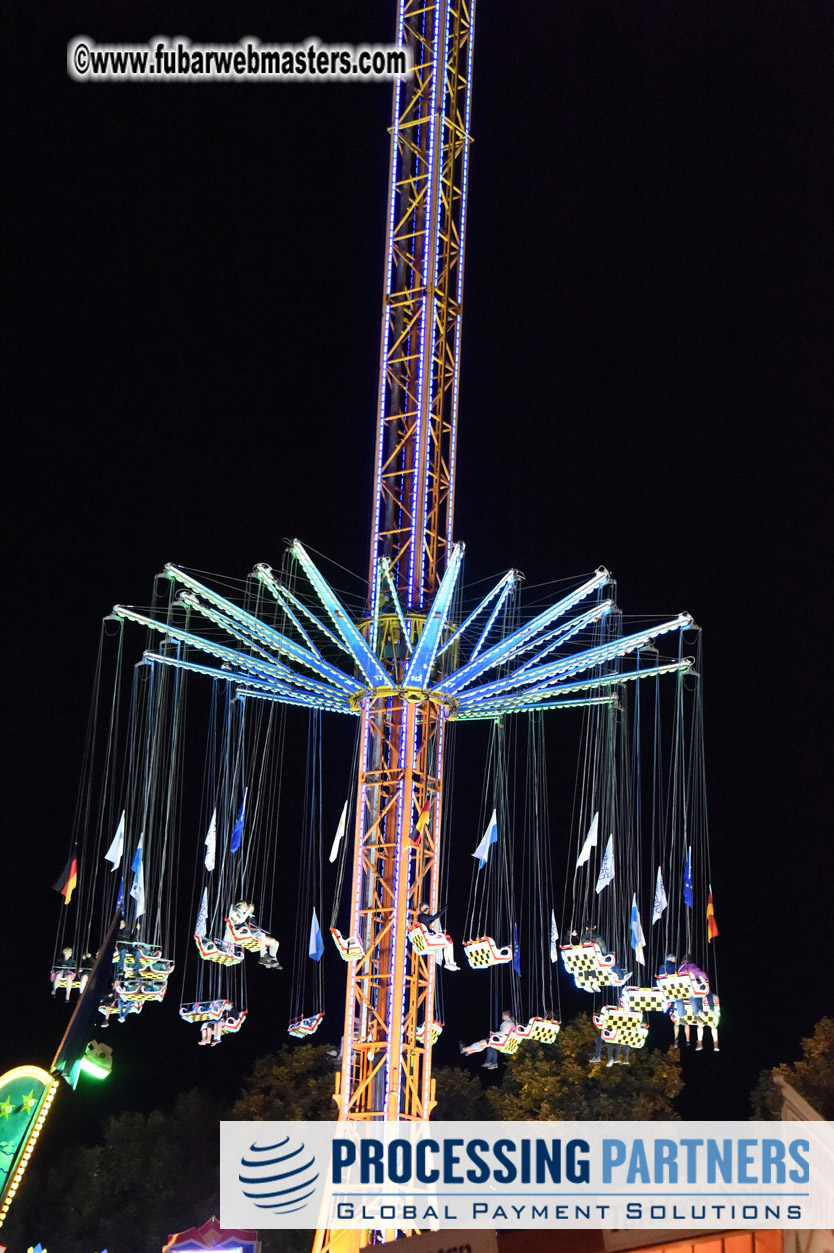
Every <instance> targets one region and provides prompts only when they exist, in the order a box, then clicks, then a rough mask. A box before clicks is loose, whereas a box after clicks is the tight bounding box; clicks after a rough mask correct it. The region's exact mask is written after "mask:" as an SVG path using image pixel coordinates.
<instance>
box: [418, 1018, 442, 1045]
mask: <svg viewBox="0 0 834 1253" xmlns="http://www.w3.org/2000/svg"><path fill="white" fill-rule="evenodd" d="M442 1033H443V1023H442V1022H438V1021H437V1019H436V1018H435V1019H434V1020H433V1021H432V1024H431V1042H432V1044H435V1043H436V1042H437V1040H439V1038H440V1036H441V1035H442ZM425 1042H426V1024H425V1023H424V1022H421V1023H419V1024H418V1027H417V1043H418V1044H425Z"/></svg>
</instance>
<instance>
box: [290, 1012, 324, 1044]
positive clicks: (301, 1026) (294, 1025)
mask: <svg viewBox="0 0 834 1253" xmlns="http://www.w3.org/2000/svg"><path fill="white" fill-rule="evenodd" d="M323 1018H324V1010H321V1011H320V1012H319V1013H318V1014H311V1015H310V1017H309V1018H294V1019H293V1021H292V1022H291V1023H290V1025H289V1026H288V1027H287V1031H288V1032H289V1034H290V1035H292V1036H295V1038H296V1039H297V1040H303V1039H305V1038H306V1037H307V1036H308V1035H315V1033H316V1032H317V1031H318V1029H319V1027H320V1026H321V1024H322V1019H323Z"/></svg>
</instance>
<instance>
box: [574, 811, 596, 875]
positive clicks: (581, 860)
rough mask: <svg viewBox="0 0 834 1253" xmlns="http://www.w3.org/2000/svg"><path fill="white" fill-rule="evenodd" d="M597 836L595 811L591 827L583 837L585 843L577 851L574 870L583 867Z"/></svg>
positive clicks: (594, 846)
mask: <svg viewBox="0 0 834 1253" xmlns="http://www.w3.org/2000/svg"><path fill="white" fill-rule="evenodd" d="M598 834H599V811H597V812H596V813H595V814H594V816H593V818H592V819H591V825H590V827H589V828H588V834H587V835H586V836H585V843H584V844H583V845H582V848H581V849H580V850H579V856H578V857H577V859H576V869H577V870H578V869H579V867H580V866H584V865H585V862H586V861H587V860H588V858H589V857H590V856H591V849H592V848H596V843H597V836H598Z"/></svg>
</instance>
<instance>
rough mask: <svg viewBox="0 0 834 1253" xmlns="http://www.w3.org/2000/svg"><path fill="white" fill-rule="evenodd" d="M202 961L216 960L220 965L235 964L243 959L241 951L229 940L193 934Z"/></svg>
mask: <svg viewBox="0 0 834 1253" xmlns="http://www.w3.org/2000/svg"><path fill="white" fill-rule="evenodd" d="M194 943H195V944H196V945H197V948H198V950H199V953H200V956H201V957H202V959H203V961H207V962H217V963H218V964H219V965H221V966H237V965H239V964H240V962H242V961H243V952H242V950H241V949H239V948H238V946H237V945H236V944H235V943H233V942H232V941H231V940H208V939H206V937H205V936H201V935H195V936H194Z"/></svg>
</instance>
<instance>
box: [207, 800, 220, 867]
mask: <svg viewBox="0 0 834 1253" xmlns="http://www.w3.org/2000/svg"><path fill="white" fill-rule="evenodd" d="M216 850H217V810H216V809H215V811H214V813H213V814H212V815H211V822H210V823H209V829H208V834H207V835H206V870H214V855H215V852H216Z"/></svg>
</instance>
